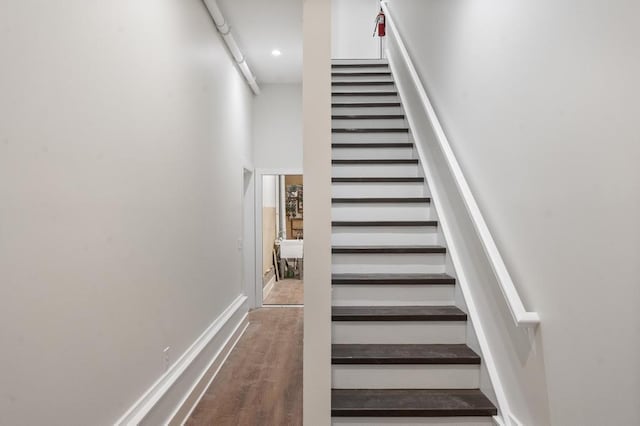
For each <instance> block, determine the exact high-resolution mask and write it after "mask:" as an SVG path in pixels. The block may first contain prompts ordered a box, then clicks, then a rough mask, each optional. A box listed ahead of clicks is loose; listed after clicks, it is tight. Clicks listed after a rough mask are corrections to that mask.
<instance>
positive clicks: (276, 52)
mask: <svg viewBox="0 0 640 426" xmlns="http://www.w3.org/2000/svg"><path fill="white" fill-rule="evenodd" d="M271 54H272V55H273V56H280V55H282V52H281V51H279V50H278V49H273V50H272V51H271Z"/></svg>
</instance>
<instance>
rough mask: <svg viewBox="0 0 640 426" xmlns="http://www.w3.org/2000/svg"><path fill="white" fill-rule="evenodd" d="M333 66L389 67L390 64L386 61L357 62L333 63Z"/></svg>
mask: <svg viewBox="0 0 640 426" xmlns="http://www.w3.org/2000/svg"><path fill="white" fill-rule="evenodd" d="M331 67H332V68H368V67H372V68H387V67H389V64H388V63H386V62H374V63H371V64H367V63H357V64H331Z"/></svg>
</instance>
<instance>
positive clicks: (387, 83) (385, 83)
mask: <svg viewBox="0 0 640 426" xmlns="http://www.w3.org/2000/svg"><path fill="white" fill-rule="evenodd" d="M394 84H395V83H394V82H393V80H388V81H332V82H331V85H332V86H393V85H394Z"/></svg>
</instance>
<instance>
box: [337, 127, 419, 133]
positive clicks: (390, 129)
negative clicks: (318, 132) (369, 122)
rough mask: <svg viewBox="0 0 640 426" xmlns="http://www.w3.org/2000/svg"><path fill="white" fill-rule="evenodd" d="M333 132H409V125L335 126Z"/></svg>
mask: <svg viewBox="0 0 640 426" xmlns="http://www.w3.org/2000/svg"><path fill="white" fill-rule="evenodd" d="M331 132H332V133H409V128H408V127H371V128H366V129H364V128H356V129H348V128H333V129H331Z"/></svg>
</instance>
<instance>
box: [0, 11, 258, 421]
mask: <svg viewBox="0 0 640 426" xmlns="http://www.w3.org/2000/svg"><path fill="white" fill-rule="evenodd" d="M0 32H1V34H2V36H0V51H1V52H2V67H1V68H0V93H1V94H2V95H1V96H0V282H1V283H2V284H1V285H0V336H1V338H0V340H1V341H2V355H1V356H0V360H1V363H0V377H2V379H1V381H2V385H1V386H0V387H1V391H0V424H3V425H5V424H6V425H9V424H10V425H35V424H48V425H90V424H91V425H99V424H111V423H113V422H114V421H115V420H116V419H117V418H118V417H119V416H120V415H121V414H123V413H124V411H125V410H126V409H128V408H129V406H130V405H131V404H132V403H133V402H134V401H135V400H137V399H138V397H140V396H141V395H142V393H143V392H144V391H145V390H146V389H147V388H148V387H149V386H150V385H151V384H152V383H153V382H154V381H155V380H156V379H158V377H160V375H161V374H162V373H163V363H162V351H163V349H164V348H165V347H167V346H170V347H171V355H170V356H171V361H172V362H173V361H175V360H176V359H177V358H178V357H179V356H180V355H181V354H182V353H183V352H184V351H185V350H186V349H187V347H188V346H189V345H190V344H191V343H193V341H194V340H195V339H196V337H198V336H199V335H200V334H201V333H202V332H203V331H204V330H205V328H206V327H207V326H208V325H209V324H210V323H211V322H212V321H213V320H214V319H215V318H216V317H217V316H218V315H219V314H220V313H221V312H222V311H223V309H224V308H226V307H227V306H228V305H229V304H230V303H231V302H232V301H233V300H234V299H236V297H237V296H238V295H239V294H240V293H241V267H240V266H241V265H240V264H241V256H240V252H239V251H238V250H237V249H236V247H237V239H238V238H239V237H240V235H241V228H242V226H241V221H242V214H239V212H240V211H241V195H242V166H243V165H248V166H251V144H250V140H251V133H250V127H251V103H252V96H251V95H250V93H249V90H248V88H247V87H246V85H245V83H244V81H243V79H242V77H241V76H240V75H239V73H238V72H237V71H236V69H235V67H234V65H233V64H232V62H231V60H230V58H229V56H228V53H227V51H226V50H225V47H224V46H223V44H222V42H221V40H220V38H219V36H218V34H217V33H216V31H215V28H214V25H213V24H212V22H211V18H210V17H209V16H208V14H207V12H206V9H205V7H204V6H203V4H202V3H201V2H200V1H198V0H189V1H184V0H160V1H157V0H154V1H150V0H141V1H136V2H128V1H123V0H119V1H110V2H87V1H80V0H72V1H67V2H64V4H61V3H58V2H48V1H38V0H27V1H9V2H3V5H2V13H0Z"/></svg>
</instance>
